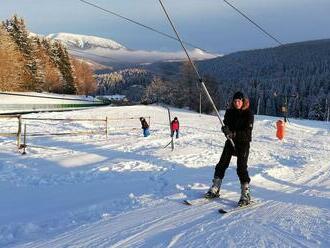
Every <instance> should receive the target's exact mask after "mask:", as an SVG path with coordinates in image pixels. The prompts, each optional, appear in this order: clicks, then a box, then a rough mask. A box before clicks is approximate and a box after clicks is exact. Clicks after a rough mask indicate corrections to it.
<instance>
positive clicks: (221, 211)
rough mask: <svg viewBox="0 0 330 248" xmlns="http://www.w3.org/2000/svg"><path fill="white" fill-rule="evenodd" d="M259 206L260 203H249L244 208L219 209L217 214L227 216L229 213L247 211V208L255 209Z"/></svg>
mask: <svg viewBox="0 0 330 248" xmlns="http://www.w3.org/2000/svg"><path fill="white" fill-rule="evenodd" d="M260 204H261V202H256V201H251V203H250V204H248V205H245V206H235V207H232V208H229V209H224V208H220V209H219V210H218V212H219V213H220V214H229V213H234V212H239V211H241V210H244V209H247V208H253V207H257V206H259V205H260Z"/></svg>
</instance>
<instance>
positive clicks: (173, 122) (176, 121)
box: [171, 117, 180, 139]
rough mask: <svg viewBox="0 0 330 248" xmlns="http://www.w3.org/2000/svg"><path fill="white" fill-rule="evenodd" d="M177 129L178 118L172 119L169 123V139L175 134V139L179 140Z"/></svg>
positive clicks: (178, 126) (178, 125)
mask: <svg viewBox="0 0 330 248" xmlns="http://www.w3.org/2000/svg"><path fill="white" fill-rule="evenodd" d="M179 128H180V124H179V120H178V117H174V119H173V121H171V137H173V136H174V133H175V132H176V136H175V137H176V138H177V139H178V138H179Z"/></svg>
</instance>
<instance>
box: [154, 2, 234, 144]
mask: <svg viewBox="0 0 330 248" xmlns="http://www.w3.org/2000/svg"><path fill="white" fill-rule="evenodd" d="M158 1H159V3H160V5H161V7H162V9H163V11H164V13H165V15H166V17H167V19H168V21H169V23H170V25H171V27H172V29H173V31H174V33H175V34H176V36H177V40H178V41H179V42H180V44H181V46H182V49H183V50H184V52H185V53H186V55H187V57H188V60H189V62H190V65H191V66H192V68H193V69H194V71H195V73H196V76H197V77H198V79H199V82H200V84H201V86H202V89H203V90H204V92H205V94H206V96H207V98H208V99H209V101H210V103H211V105H212V107H213V110H214V111H215V113H216V114H217V116H218V119H219V121H220V124H221V126H224V123H223V121H222V119H221V116H220V113H219V111H218V109H217V107H216V106H215V103H214V101H213V99H212V97H211V95H210V93H209V91H208V90H207V88H206V85H205V83H204V81H203V79H202V77H201V76H200V74H199V72H198V70H197V68H196V66H195V64H194V62H193V61H192V59H191V58H190V56H189V53H188V51H187V49H186V48H185V46H184V44H183V42H182V40H181V38H180V36H179V33H178V32H177V30H176V28H175V26H174V24H173V22H172V20H171V18H170V16H169V14H168V13H167V11H166V8H165V6H164V4H163V2H162V0H158ZM226 138H227V139H228V140H229V141H230V143H231V145H232V146H233V148H234V149H235V144H234V141H233V140H232V139H231V138H230V137H228V136H226Z"/></svg>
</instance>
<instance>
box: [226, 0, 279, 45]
mask: <svg viewBox="0 0 330 248" xmlns="http://www.w3.org/2000/svg"><path fill="white" fill-rule="evenodd" d="M223 1H224V2H225V3H226V4H227V5H229V6H230V7H231V8H233V9H234V10H235V11H236V12H238V13H239V14H240V15H241V16H243V17H244V18H245V19H247V20H248V21H249V22H251V23H252V24H253V25H254V26H256V27H257V28H258V29H259V30H260V31H261V32H263V33H264V34H265V35H267V36H268V37H269V38H271V39H272V40H274V41H275V42H276V43H278V44H279V45H283V43H282V42H281V41H279V40H278V39H277V38H275V37H274V36H273V35H271V34H270V33H269V32H267V31H266V30H265V29H264V28H262V27H261V26H260V25H259V24H257V23H256V22H255V21H253V20H252V19H251V18H250V17H248V16H247V15H246V14H245V13H243V11H241V10H239V9H238V8H237V7H235V6H234V5H233V4H231V3H229V2H228V1H227V0H223Z"/></svg>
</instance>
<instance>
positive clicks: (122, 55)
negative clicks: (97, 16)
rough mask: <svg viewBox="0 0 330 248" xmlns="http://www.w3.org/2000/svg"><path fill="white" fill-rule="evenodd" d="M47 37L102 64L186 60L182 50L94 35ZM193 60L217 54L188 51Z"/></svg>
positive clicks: (57, 35) (58, 34)
mask: <svg viewBox="0 0 330 248" xmlns="http://www.w3.org/2000/svg"><path fill="white" fill-rule="evenodd" d="M47 38H50V39H53V40H59V41H61V42H62V43H64V44H65V45H66V46H67V48H68V50H69V52H70V53H71V54H72V55H75V56H78V57H81V58H84V59H88V60H92V61H95V62H97V63H100V64H103V65H114V64H125V63H127V64H142V63H144V64H146V63H154V62H160V61H182V60H186V55H185V54H184V52H181V51H180V52H162V51H143V50H132V49H128V48H126V47H125V46H123V45H121V44H119V43H117V42H115V41H113V40H111V39H104V38H100V37H96V36H88V35H78V34H69V33H57V34H50V35H48V36H47ZM189 52H190V54H191V56H192V58H193V59H195V60H204V59H211V58H215V57H217V56H218V55H216V54H209V53H206V52H203V51H202V50H200V49H194V50H191V51H189Z"/></svg>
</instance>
